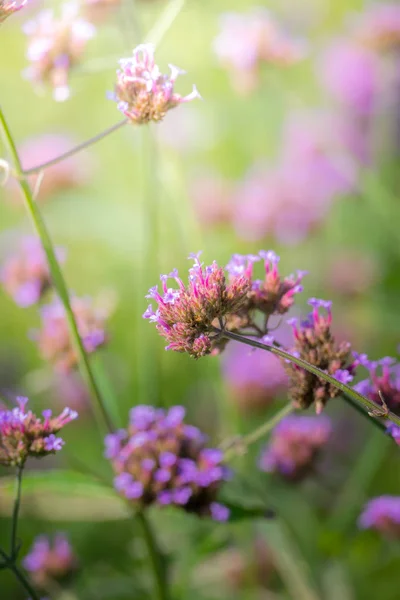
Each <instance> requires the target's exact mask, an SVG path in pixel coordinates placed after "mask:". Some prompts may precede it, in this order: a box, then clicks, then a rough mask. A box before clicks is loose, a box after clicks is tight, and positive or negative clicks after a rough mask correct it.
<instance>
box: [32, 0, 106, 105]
mask: <svg viewBox="0 0 400 600" xmlns="http://www.w3.org/2000/svg"><path fill="white" fill-rule="evenodd" d="M78 13H79V6H78V4H76V3H75V2H68V3H66V4H63V5H62V8H61V17H60V18H56V17H55V16H54V11H53V10H51V9H46V10H43V11H41V12H40V13H39V14H38V15H37V16H36V18H35V19H33V20H31V21H28V22H27V23H26V24H25V25H24V28H23V30H24V33H25V34H26V35H27V36H28V39H29V41H28V50H27V58H28V60H29V61H30V62H31V65H30V66H29V67H28V68H27V69H26V70H25V72H24V74H25V76H26V77H27V79H30V80H31V81H32V82H33V83H34V84H38V85H39V86H42V85H45V84H50V86H51V87H52V88H53V97H54V99H55V100H57V101H58V102H63V101H64V100H67V98H69V96H70V89H69V85H68V79H69V71H70V69H71V68H72V67H73V66H75V65H76V64H77V63H79V61H80V59H81V58H82V55H83V52H84V50H85V48H86V44H87V42H88V40H90V39H91V38H93V37H94V35H95V28H94V26H93V25H92V24H91V23H89V22H88V21H85V20H84V19H82V18H80V17H79V14H78Z"/></svg>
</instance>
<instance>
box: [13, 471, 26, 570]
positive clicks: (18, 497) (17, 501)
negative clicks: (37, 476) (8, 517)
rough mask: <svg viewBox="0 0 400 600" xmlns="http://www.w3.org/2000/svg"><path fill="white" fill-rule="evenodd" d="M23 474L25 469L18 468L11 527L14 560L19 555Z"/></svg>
mask: <svg viewBox="0 0 400 600" xmlns="http://www.w3.org/2000/svg"><path fill="white" fill-rule="evenodd" d="M22 472H23V467H21V466H20V467H18V468H17V486H16V488H17V489H16V494H15V501H14V510H13V515H12V525H11V546H10V553H11V556H12V558H14V559H15V557H16V554H17V529H18V516H19V507H20V505H21V488H22Z"/></svg>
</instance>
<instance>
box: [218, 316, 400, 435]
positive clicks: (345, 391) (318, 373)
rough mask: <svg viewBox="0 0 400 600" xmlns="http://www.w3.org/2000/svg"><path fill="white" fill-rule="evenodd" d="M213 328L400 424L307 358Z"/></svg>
mask: <svg viewBox="0 0 400 600" xmlns="http://www.w3.org/2000/svg"><path fill="white" fill-rule="evenodd" d="M213 329H214V331H215V333H217V334H218V335H220V336H221V337H223V338H227V339H230V340H235V341H237V342H241V343H242V344H247V345H248V346H252V347H253V348H260V349H261V350H267V352H271V353H272V354H275V355H276V356H279V357H280V358H283V359H285V360H288V361H290V362H292V363H294V364H295V365H297V366H298V367H301V368H302V369H305V370H306V371H308V372H309V373H312V374H313V375H316V376H317V377H319V378H320V379H323V380H324V381H327V382H328V383H330V384H331V385H333V386H335V387H337V388H338V389H339V390H340V391H341V392H342V393H343V396H344V397H345V398H346V399H348V398H350V399H351V400H352V401H355V402H356V403H358V404H359V405H362V406H363V407H364V408H365V409H366V410H367V411H368V414H370V416H372V417H374V416H381V417H383V418H385V419H388V420H389V421H392V423H395V424H396V425H398V426H400V417H398V416H397V415H395V414H394V413H393V412H391V411H389V410H382V414H377V405H376V403H375V402H372V400H369V399H368V398H366V397H365V396H363V395H362V394H360V393H359V392H357V391H356V390H354V389H353V388H351V387H350V386H348V385H347V384H345V383H343V382H341V381H339V380H338V379H335V377H332V375H329V374H328V373H325V371H322V370H321V369H319V368H318V367H315V366H314V365H311V364H310V363H308V362H307V361H305V360H302V359H301V358H298V357H296V356H293V355H292V354H290V353H289V352H286V351H285V350H282V348H278V347H277V346H274V345H267V344H263V343H262V342H259V341H257V340H254V339H249V338H247V337H244V336H243V335H240V334H238V333H233V332H232V331H227V330H226V329H219V328H218V327H214V328H213Z"/></svg>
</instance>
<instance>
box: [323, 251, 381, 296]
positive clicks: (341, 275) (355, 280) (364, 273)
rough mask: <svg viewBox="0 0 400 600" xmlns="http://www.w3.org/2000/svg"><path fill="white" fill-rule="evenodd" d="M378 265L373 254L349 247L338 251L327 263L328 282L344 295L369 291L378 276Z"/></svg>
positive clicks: (331, 287)
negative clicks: (362, 252) (343, 250)
mask: <svg viewBox="0 0 400 600" xmlns="http://www.w3.org/2000/svg"><path fill="white" fill-rule="evenodd" d="M378 271H379V270H378V265H377V263H376V261H375V260H374V259H373V257H372V255H366V254H361V253H359V252H356V251H352V250H349V249H347V250H346V251H345V252H337V253H335V256H334V257H333V258H332V260H331V261H330V264H328V265H327V270H326V284H327V285H328V286H329V288H330V289H331V290H334V291H335V292H337V293H339V294H341V295H344V296H350V297H353V296H358V295H360V294H363V293H365V292H367V291H368V289H370V288H371V286H372V285H373V284H374V283H375V281H376V279H377V276H378Z"/></svg>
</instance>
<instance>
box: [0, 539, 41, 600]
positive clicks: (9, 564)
mask: <svg viewBox="0 0 400 600" xmlns="http://www.w3.org/2000/svg"><path fill="white" fill-rule="evenodd" d="M0 556H1V557H2V559H3V560H4V563H3V564H2V565H1V566H2V567H5V568H6V569H10V571H12V572H13V573H14V575H15V577H16V578H17V579H18V581H19V582H20V584H21V585H22V587H23V588H25V590H26V591H27V592H28V594H29V598H30V600H40V597H39V595H38V594H37V593H36V592H35V590H34V589H33V587H32V586H31V584H30V583H29V581H28V580H27V578H26V577H25V575H24V574H23V573H22V571H20V569H19V567H18V566H17V565H16V564H15V562H14V560H13V558H10V557H9V556H8V555H7V554H6V553H5V552H4V550H2V549H1V548H0Z"/></svg>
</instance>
